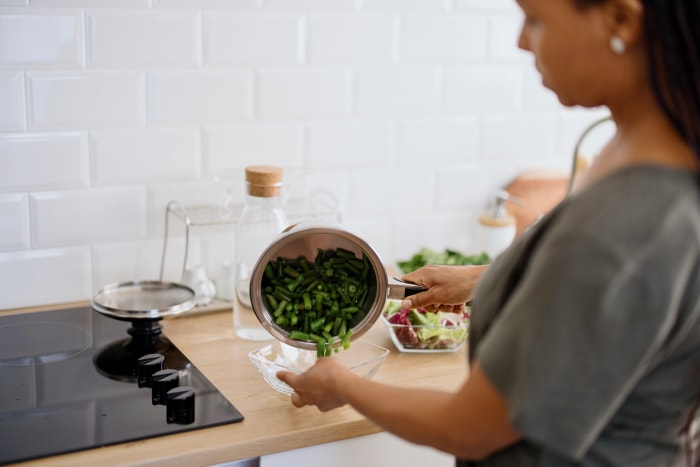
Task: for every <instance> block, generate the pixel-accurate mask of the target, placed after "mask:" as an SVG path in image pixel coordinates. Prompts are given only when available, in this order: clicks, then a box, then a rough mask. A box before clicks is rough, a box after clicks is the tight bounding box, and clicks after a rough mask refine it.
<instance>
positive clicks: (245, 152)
mask: <svg viewBox="0 0 700 467" xmlns="http://www.w3.org/2000/svg"><path fill="white" fill-rule="evenodd" d="M303 135H304V129H303V126H302V125H300V124H264V125H263V124H256V125H253V124H247V125H217V126H207V127H205V128H204V132H203V138H202V139H203V147H204V157H205V158H206V160H207V168H208V171H207V172H208V174H209V175H210V176H215V175H221V174H225V173H230V172H232V171H237V172H239V173H240V174H242V173H243V169H244V168H245V167H246V166H247V165H252V164H259V163H261V162H263V163H265V164H270V165H279V166H282V167H284V166H302V165H303Z"/></svg>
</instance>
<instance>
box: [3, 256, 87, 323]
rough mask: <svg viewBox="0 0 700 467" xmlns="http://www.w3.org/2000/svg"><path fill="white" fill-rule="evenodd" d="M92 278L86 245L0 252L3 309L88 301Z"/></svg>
mask: <svg viewBox="0 0 700 467" xmlns="http://www.w3.org/2000/svg"><path fill="white" fill-rule="evenodd" d="M90 276H91V266H90V248H89V247H87V246H80V247H72V248H56V249H50V250H44V249H36V250H31V251H21V252H10V253H0V282H2V284H3V293H2V296H0V309H8V308H19V307H24V306H31V305H37V304H45V303H62V302H72V301H76V300H85V299H86V298H89V297H90V296H91V295H92V283H91V277H90Z"/></svg>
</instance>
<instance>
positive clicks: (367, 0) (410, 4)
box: [360, 0, 451, 13]
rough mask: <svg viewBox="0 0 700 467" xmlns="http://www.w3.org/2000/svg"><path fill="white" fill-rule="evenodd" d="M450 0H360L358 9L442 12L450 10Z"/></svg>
mask: <svg viewBox="0 0 700 467" xmlns="http://www.w3.org/2000/svg"><path fill="white" fill-rule="evenodd" d="M450 3H451V0H360V8H362V9H363V10H366V11H408V12H416V11H420V12H433V13H436V12H443V11H447V10H449V8H450Z"/></svg>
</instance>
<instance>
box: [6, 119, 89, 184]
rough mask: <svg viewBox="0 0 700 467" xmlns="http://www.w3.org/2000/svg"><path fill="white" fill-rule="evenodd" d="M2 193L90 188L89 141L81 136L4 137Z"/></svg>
mask: <svg viewBox="0 0 700 467" xmlns="http://www.w3.org/2000/svg"><path fill="white" fill-rule="evenodd" d="M0 167H2V171H0V191H22V190H49V189H61V188H63V189H65V188H86V187H87V186H88V185H89V182H90V180H89V172H88V153H87V138H86V137H85V134H84V133H80V132H53V133H6V134H2V133H0Z"/></svg>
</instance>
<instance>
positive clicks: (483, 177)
mask: <svg viewBox="0 0 700 467" xmlns="http://www.w3.org/2000/svg"><path fill="white" fill-rule="evenodd" d="M497 176H498V172H497V171H496V170H494V169H493V168H490V167H487V166H485V165H483V164H468V165H461V166H450V167H440V168H438V183H437V205H438V206H439V207H440V209H441V210H454V211H460V212H462V213H464V214H466V213H468V212H471V211H475V212H478V213H479V214H481V212H482V211H484V209H486V205H487V203H488V202H489V201H490V200H491V198H492V195H493V194H494V193H495V192H496V190H498V189H500V188H501V187H502V186H503V183H501V182H502V180H499V179H497ZM495 178H496V179H495Z"/></svg>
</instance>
